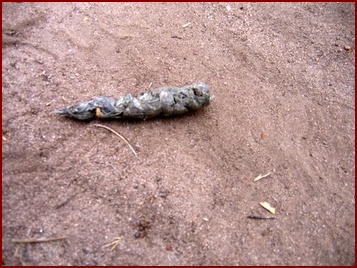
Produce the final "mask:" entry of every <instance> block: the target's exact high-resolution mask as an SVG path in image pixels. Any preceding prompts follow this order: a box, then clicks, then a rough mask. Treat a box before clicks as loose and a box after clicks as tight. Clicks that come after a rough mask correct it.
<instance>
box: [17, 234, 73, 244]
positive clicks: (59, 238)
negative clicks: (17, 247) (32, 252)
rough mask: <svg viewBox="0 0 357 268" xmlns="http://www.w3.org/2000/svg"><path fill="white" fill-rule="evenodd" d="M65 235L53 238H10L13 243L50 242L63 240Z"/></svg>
mask: <svg viewBox="0 0 357 268" xmlns="http://www.w3.org/2000/svg"><path fill="white" fill-rule="evenodd" d="M66 238H67V237H66V236H64V237H54V238H45V237H44V238H24V239H12V242H14V243H42V242H52V241H58V240H64V239H66Z"/></svg>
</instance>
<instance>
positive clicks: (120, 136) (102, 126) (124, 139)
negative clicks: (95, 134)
mask: <svg viewBox="0 0 357 268" xmlns="http://www.w3.org/2000/svg"><path fill="white" fill-rule="evenodd" d="M93 125H94V126H96V127H101V128H105V129H107V130H109V131H110V132H113V133H114V134H115V135H117V136H118V137H119V138H121V139H122V140H123V141H125V143H126V144H127V145H128V146H129V148H130V149H131V151H132V152H133V154H134V155H135V157H136V158H139V157H138V154H137V153H136V152H135V150H134V148H133V146H131V144H130V143H129V141H128V140H127V139H126V138H124V137H123V136H122V135H120V134H119V133H118V132H116V131H115V130H113V129H111V128H110V127H107V126H104V125H101V124H93Z"/></svg>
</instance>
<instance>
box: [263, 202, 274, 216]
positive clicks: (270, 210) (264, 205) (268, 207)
mask: <svg viewBox="0 0 357 268" xmlns="http://www.w3.org/2000/svg"><path fill="white" fill-rule="evenodd" d="M260 205H261V206H262V207H263V208H265V209H266V210H268V211H269V212H270V213H272V214H275V208H273V207H272V206H271V205H270V204H269V203H268V202H260Z"/></svg>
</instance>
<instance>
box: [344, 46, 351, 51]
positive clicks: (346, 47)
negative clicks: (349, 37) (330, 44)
mask: <svg viewBox="0 0 357 268" xmlns="http://www.w3.org/2000/svg"><path fill="white" fill-rule="evenodd" d="M343 48H344V49H345V50H351V47H350V46H344V47H343Z"/></svg>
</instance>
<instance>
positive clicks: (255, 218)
mask: <svg viewBox="0 0 357 268" xmlns="http://www.w3.org/2000/svg"><path fill="white" fill-rule="evenodd" d="M247 218H248V219H253V220H275V219H276V217H265V216H256V215H250V216H248V217H247Z"/></svg>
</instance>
